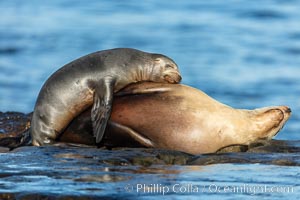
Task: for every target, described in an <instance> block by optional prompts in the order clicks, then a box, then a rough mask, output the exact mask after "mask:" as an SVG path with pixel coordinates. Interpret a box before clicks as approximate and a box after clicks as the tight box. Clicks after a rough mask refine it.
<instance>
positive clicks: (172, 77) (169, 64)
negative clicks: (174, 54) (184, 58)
mask: <svg viewBox="0 0 300 200" xmlns="http://www.w3.org/2000/svg"><path fill="white" fill-rule="evenodd" d="M152 58H153V62H154V64H153V68H152V72H151V76H150V79H151V81H154V82H161V81H160V80H164V82H166V83H179V82H180V81H181V75H180V72H179V70H178V66H177V64H176V63H175V62H174V61H173V60H172V59H171V58H168V57H167V56H164V55H161V54H152Z"/></svg>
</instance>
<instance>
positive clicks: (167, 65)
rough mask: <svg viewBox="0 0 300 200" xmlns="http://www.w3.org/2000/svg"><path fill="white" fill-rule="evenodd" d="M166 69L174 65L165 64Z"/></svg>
mask: <svg viewBox="0 0 300 200" xmlns="http://www.w3.org/2000/svg"><path fill="white" fill-rule="evenodd" d="M165 67H166V69H174V67H173V66H172V65H169V64H166V66H165Z"/></svg>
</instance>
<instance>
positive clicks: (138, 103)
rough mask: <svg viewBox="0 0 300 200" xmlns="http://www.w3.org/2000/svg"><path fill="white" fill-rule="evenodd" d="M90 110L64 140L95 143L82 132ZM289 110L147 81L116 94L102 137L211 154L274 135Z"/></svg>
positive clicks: (110, 141) (121, 142)
mask: <svg viewBox="0 0 300 200" xmlns="http://www.w3.org/2000/svg"><path fill="white" fill-rule="evenodd" d="M86 113H89V111H87V112H86ZM86 113H83V114H81V116H80V117H79V118H76V119H75V121H74V122H73V123H72V124H71V125H70V127H69V128H68V129H67V130H66V131H65V133H64V134H63V136H62V138H61V139H62V141H67V142H78V143H85V144H91V141H92V140H91V139H89V137H87V135H88V134H84V138H83V137H82V135H81V133H83V132H86V131H88V130H89V128H88V127H89V126H91V125H88V124H89V123H88V122H89V120H90V119H89V115H88V114H86ZM290 114H291V110H290V108H288V107H287V106H273V107H265V108H260V109H255V110H244V109H234V108H232V107H229V106H227V105H224V104H222V103H220V102H218V101H216V100H215V99H213V98H211V97H209V96H208V95H206V94H205V93H204V92H202V91H200V90H198V89H195V88H192V87H189V86H186V85H181V84H163V83H150V82H145V83H139V84H132V85H129V86H128V87H126V88H124V89H123V90H121V91H120V92H118V93H117V94H116V97H115V99H114V102H113V109H112V114H111V118H110V122H109V123H108V127H107V130H106V134H105V138H104V141H105V142H106V143H108V144H111V145H113V146H128V145H130V146H136V145H138V144H139V145H143V146H147V147H153V148H163V149H170V150H179V151H183V152H187V153H191V154H201V153H213V152H216V151H217V150H219V149H221V148H224V147H226V146H231V145H242V144H244V145H247V144H250V143H252V142H254V141H256V140H258V139H271V138H272V137H273V136H274V135H276V134H277V133H278V132H279V131H280V130H281V128H282V127H283V125H284V124H285V122H286V121H287V120H288V118H289V117H290ZM79 125H80V126H79ZM90 129H91V128H90ZM104 145H106V144H104Z"/></svg>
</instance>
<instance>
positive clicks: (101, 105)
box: [91, 77, 115, 143]
mask: <svg viewBox="0 0 300 200" xmlns="http://www.w3.org/2000/svg"><path fill="white" fill-rule="evenodd" d="M114 83H115V80H114V79H113V78H112V77H106V78H104V80H103V81H101V83H99V84H98V83H97V84H96V85H95V88H94V89H95V91H94V104H93V107H92V111H91V119H92V124H93V133H94V136H95V137H96V143H99V142H100V141H101V140H102V138H103V135H104V132H105V128H106V124H107V122H108V119H109V118H110V114H111V108H112V100H113V91H114V89H113V87H114Z"/></svg>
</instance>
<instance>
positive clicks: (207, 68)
mask: <svg viewBox="0 0 300 200" xmlns="http://www.w3.org/2000/svg"><path fill="white" fill-rule="evenodd" d="M299 10H300V1H297V0H265V1H260V0H251V1H247V0H229V1H221V0H211V1H192V0H186V1H180V0H174V1H172V2H169V1H158V0H157V1H137V0H130V1H126V2H125V1H117V0H112V1H97V0H92V1H88V2H85V1H84V2H83V1H79V0H78V1H69V0H53V1H46V2H44V1H37V0H36V1H35V0H33V1H22V0H10V1H0V13H1V14H0V94H1V95H0V110H1V111H21V112H30V111H32V110H33V106H34V103H35V100H36V97H37V95H38V92H39V90H40V88H41V86H42V84H43V83H44V82H45V80H46V79H47V78H48V77H49V76H50V75H51V74H52V73H53V72H55V71H56V70H57V69H58V68H60V67H61V66H63V65H64V64H66V63H68V62H70V61H72V60H74V59H76V58H78V57H80V56H82V55H85V54H88V53H90V52H94V51H98V50H103V49H110V48H116V47H131V48H137V49H141V50H144V51H149V52H159V53H163V54H166V55H168V56H169V57H171V58H173V59H174V60H175V61H176V62H177V64H178V65H179V66H180V69H181V73H182V75H183V81H182V83H184V84H188V85H191V86H194V87H196V88H198V89H200V90H203V91H204V92H206V93H207V94H208V95H210V96H212V97H213V98H215V99H217V100H218V101H221V102H223V103H225V104H228V105H230V106H232V107H235V108H245V109H253V108H258V107H263V106H272V105H288V106H290V107H291V108H292V111H293V116H292V117H291V119H290V120H289V122H288V124H287V125H286V127H285V128H284V130H283V131H282V132H281V133H280V134H279V135H278V136H277V137H278V139H299V138H300V136H299V134H298V133H299V130H300V123H299V119H300V116H299V113H300V103H299V92H300V86H299V85H300V79H299V76H300V26H299V23H300V12H299Z"/></svg>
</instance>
